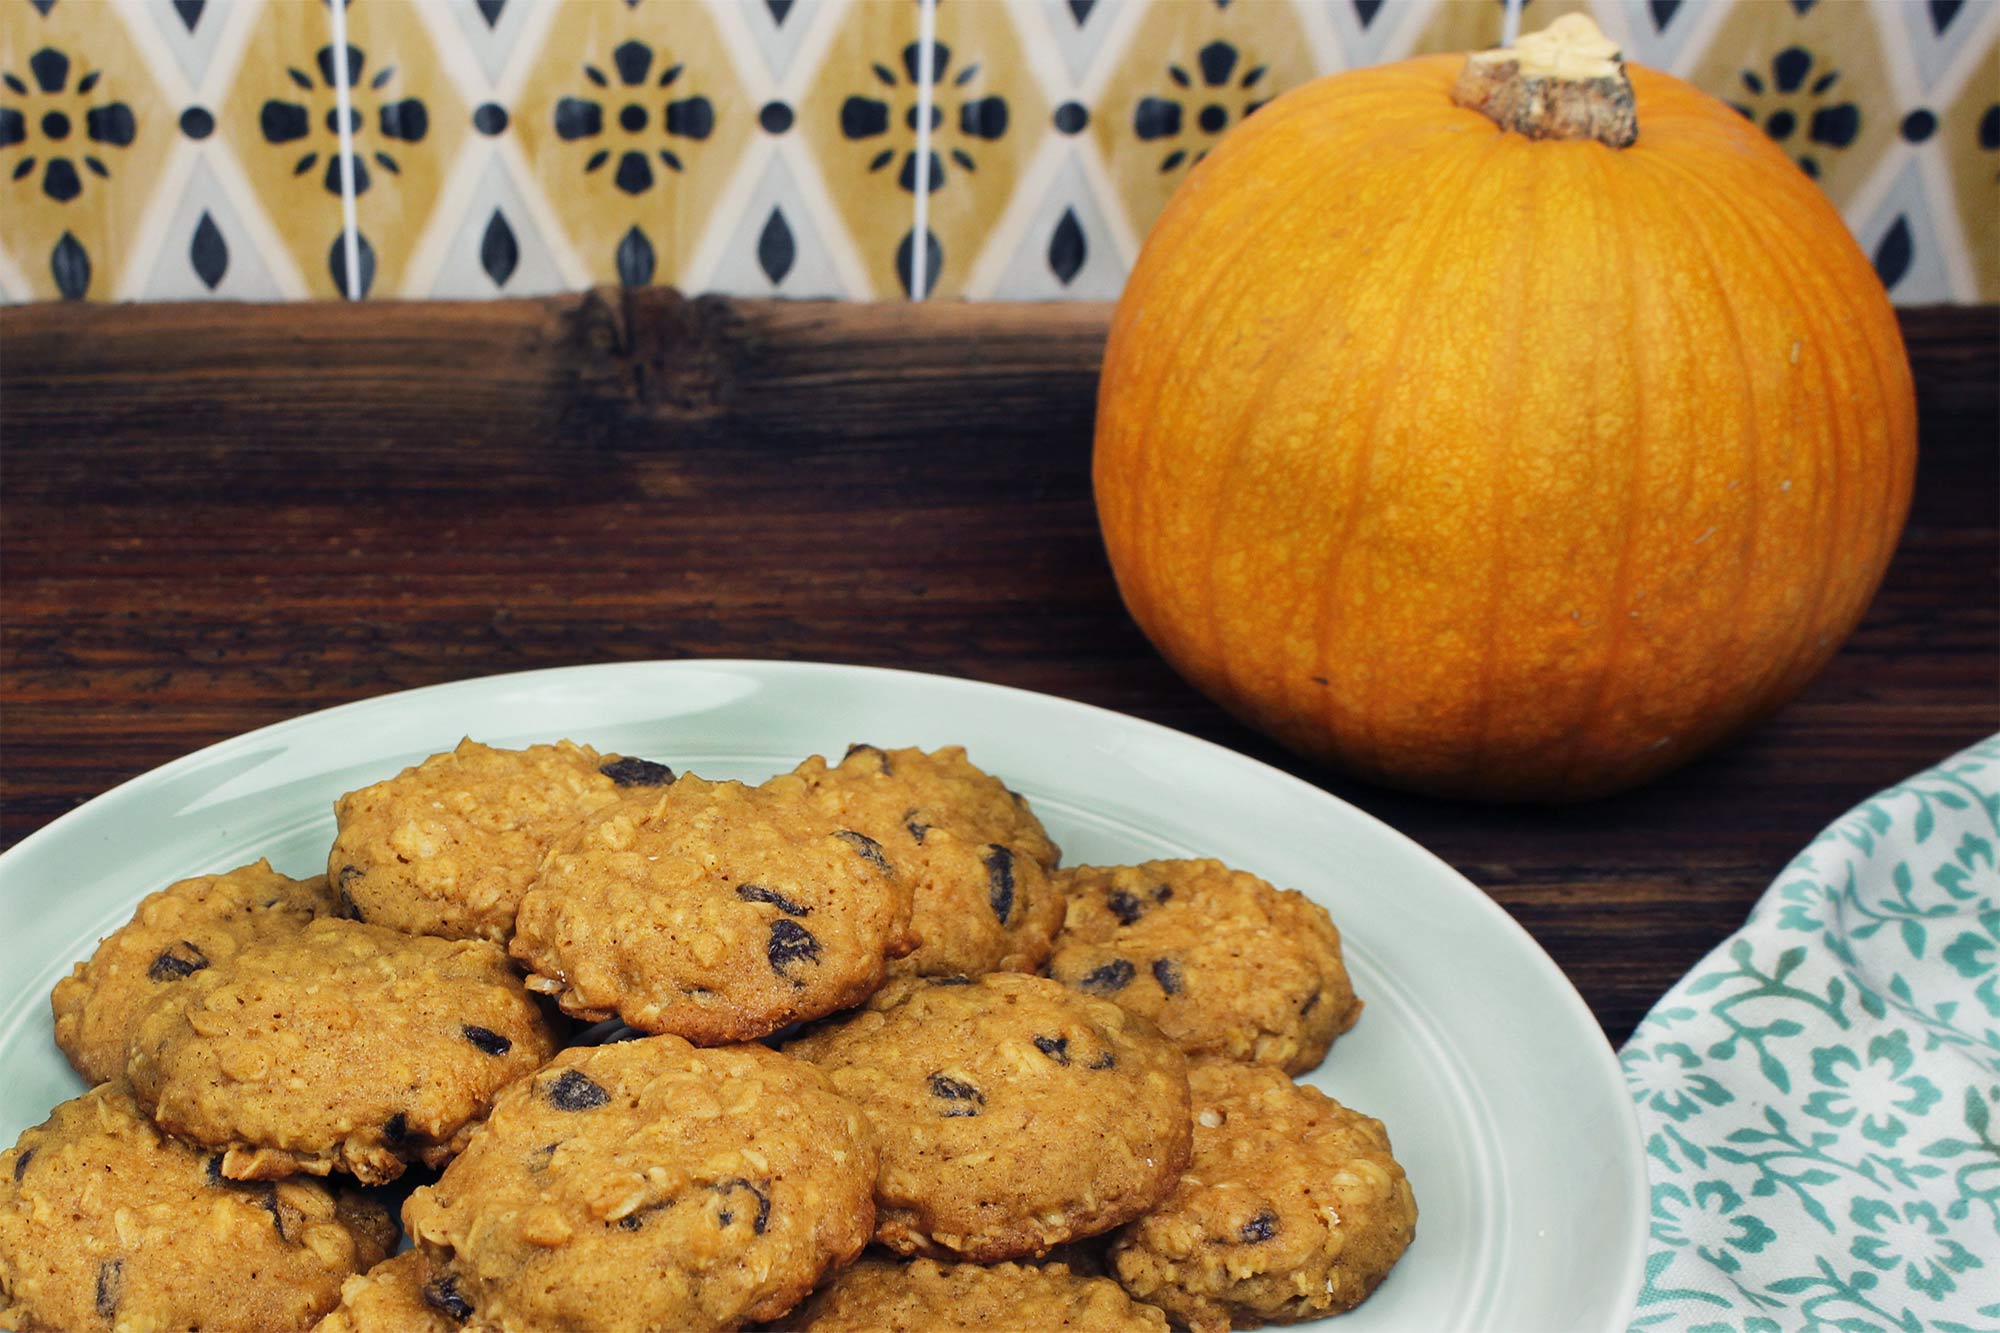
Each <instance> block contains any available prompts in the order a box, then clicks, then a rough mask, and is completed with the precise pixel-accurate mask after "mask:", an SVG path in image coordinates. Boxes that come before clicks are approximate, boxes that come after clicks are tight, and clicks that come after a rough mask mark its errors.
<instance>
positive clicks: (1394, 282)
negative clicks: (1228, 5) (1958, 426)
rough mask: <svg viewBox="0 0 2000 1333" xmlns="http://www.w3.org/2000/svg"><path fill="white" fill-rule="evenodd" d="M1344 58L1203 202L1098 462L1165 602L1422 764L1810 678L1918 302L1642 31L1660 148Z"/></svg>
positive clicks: (1896, 436)
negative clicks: (1904, 324)
mask: <svg viewBox="0 0 2000 1333" xmlns="http://www.w3.org/2000/svg"><path fill="white" fill-rule="evenodd" d="M1461 64H1462V58H1461V57H1455V56H1440V57H1430V58H1423V59H1416V60H1410V61H1406V62H1403V63H1400V64H1396V65H1391V66H1383V67H1379V68H1375V69H1369V70H1360V71H1355V72H1351V73H1345V74H1339V75H1335V76H1333V77H1330V78H1326V79H1322V80H1319V81H1318V82H1316V83H1313V84H1309V85H1307V86H1305V87H1302V88H1299V89H1297V90H1295V91H1293V92H1291V93H1288V94H1286V95H1285V96H1283V97H1280V98H1278V99H1277V100H1275V101H1273V102H1272V103H1271V104H1269V105H1268V106H1266V107H1265V108H1264V109H1263V110H1261V111H1260V112H1258V114H1257V115H1255V116H1253V117H1251V118H1250V119H1249V120H1248V121H1246V122H1244V124H1243V125H1242V126H1240V127H1239V128H1238V129H1237V130H1235V131H1234V132H1233V133H1232V134H1231V135H1230V136H1228V137H1226V138H1225V139H1224V140H1223V141H1222V143H1221V144H1219V145H1218V146H1217V148H1216V149H1215V150H1214V151H1213V152H1212V153H1211V154H1210V155H1209V157H1208V159H1207V160H1206V161H1205V162H1204V163H1202V164H1201V165H1200V166H1199V167H1198V168H1197V169H1196V170H1195V171H1194V173H1193V174H1192V175H1191V176H1190V177H1189V179H1188V180H1187V182H1186V183H1185V184H1184V185H1183V187H1182V188H1181V190H1180V191H1179V193H1178V194H1176V195H1175V197H1174V198H1173V200H1172V201H1171V202H1170V203H1169V205H1168V207H1167V210H1166V211H1165V213H1164V214H1163V215H1162V216H1161V218H1160V220H1159V222H1158V223H1157V224H1156V226H1155V227H1154V229H1153V231H1152V233H1151V235H1150V236H1149V237H1148V238H1147V241H1146V244H1145V246H1144V248H1143V250H1142V252H1141V254H1140V256H1139V260H1138V263H1137V265H1136V267H1135V268H1134V271H1133V273H1132V275H1131V278H1130V280H1129V282H1128V284H1127V286H1126V289H1125V292H1124V294H1123V297H1122V298H1121V299H1120V301H1119V303H1118V307H1117V311H1116V315H1115V317H1114V319H1113V323H1112V329H1111V337H1110V343H1109V346H1108V348H1107V351H1106V354H1105V360H1104V372H1103V380H1102V383H1101V386H1100V391H1099V397H1098V420H1097V434H1096V453H1095V458H1094V463H1093V469H1094V479H1095V486H1096V498H1097V507H1098V513H1099V517H1100V521H1101V524H1102V528H1103V532H1104V538H1105V542H1106V546H1107V548H1108V551H1109V554H1110V557H1111V563H1112V566H1113V569H1114V570H1115V572H1116V574H1117V577H1118V584H1119V588H1120V591H1121V593H1122V594H1123V596H1124V598H1125V601H1126V604H1127V606H1128V607H1129V608H1130V609H1131V611H1132V614H1133V616H1134V617H1135V618H1136V619H1137V621H1138V623H1139V625H1140V626H1141V627H1142V628H1143V629H1144V631H1145V632H1146V634H1147V635H1148V636H1149V637H1150V638H1151V639H1152V641H1153V642H1154V644H1155V645H1157V646H1158V648H1159V649H1160V650H1161V652H1162V653H1163V654H1164V655H1165V656H1166V658H1167V659H1168V661H1169V662H1171V663H1172V664H1173V666H1174V667H1175V668H1176V669H1177V670H1179V671H1180V672H1181V673H1182V674H1183V675H1184V676H1186V677H1187V678H1188V679H1189V680H1190V681H1191V682H1192V683H1193V684H1195V685H1196V686H1197V687H1198V688H1199V689H1201V690H1202V691H1204V692H1205V693H1207V694H1208V695H1210V696H1211V697H1212V698H1214V699H1216V700H1217V701H1219V702H1220V703H1222V704H1223V705H1224V706H1225V707H1227V708H1229V709H1230V710H1231V711H1232V712H1234V713H1235V714H1236V715H1237V716H1239V717H1240V718H1242V719H1243V720H1244V721H1246V722H1248V723H1250V724H1251V725H1253V726H1255V727H1257V728H1259V729H1261V730H1264V731H1266V732H1268V733H1269V734H1271V735H1274V736H1275V737H1277V738H1278V739H1279V740H1281V741H1283V742H1284V743H1286V744H1288V745H1289V746H1291V747H1293V748H1295V749H1297V750H1299V751H1301V752H1304V753H1307V754H1309V755H1313V756H1317V757H1319V758H1322V759H1325V760H1327V761H1330V762H1332V763H1334V764H1336V765H1339V766H1341V767H1343V768H1345V769H1347V770H1350V771H1352V772H1354V773H1357V774H1360V775H1363V776H1366V777H1370V778H1373V779H1376V780H1379V781H1382V782H1385V783H1389V784H1392V785H1397V786H1402V787H1407V788H1412V789H1416V790H1421V791H1429V792H1434V793H1440V794H1449V795H1463V796H1472V797H1479V798H1487V799H1511V800H1564V799H1577V798H1583V797H1590V796H1596V795H1601V794H1605V793H1609V792H1613V791H1617V790H1620V789H1623V788H1627V787H1631V786H1634V785H1636V784H1639V783H1641V782H1644V781H1646V780H1648V779H1649V778H1652V777H1654V776H1655V775H1657V774H1659V773H1662V772H1664V771H1666V770H1668V769H1670V768H1672V767H1674V766H1676V765H1678V764H1681V763H1683V762H1685V761H1686V760H1688V759H1690V758H1692V757H1694V756H1695V755H1697V754H1699V753H1701V752H1702V751H1703V750H1705V749H1707V748H1709V747H1710V746H1713V745H1714V744H1716V743H1717V742H1719V741H1720V740H1722V739H1724V738H1726V737H1728V736H1730V735H1731V734H1732V733H1735V732H1737V731H1739V730H1740V729H1741V728H1743V727H1745V726H1746V725H1748V724H1749V723H1751V722H1752V721H1754V720H1756V719H1757V718H1759V717H1761V716H1763V715H1765V714H1768V713H1769V712H1771V711H1772V710H1774V709H1776V708H1777V707H1779V706H1780V705H1782V704H1783V703H1784V702H1786V701H1787V700H1789V699H1790V698H1792V697H1793V696H1794V695H1796V694H1797V693H1798V692H1799V691H1800V690H1801V689H1803V688H1804V687H1805V685H1806V684H1807V682H1809V681H1810V680H1811V679H1812V677H1813V676H1814V675H1815V673H1817V672H1818V671H1819V670H1820V669H1821V668H1822V667H1823V666H1824V665H1825V664H1826V662H1827V660H1828V658H1830V657H1831V656H1832V654H1833V653H1834V651H1835V650H1836V648H1837V647H1838V646H1839V644H1840V643H1841V641H1842V640H1843V639H1844V638H1845V637H1846V636H1847V635H1848V634H1849V633H1850V632H1851V631H1852V630H1853V628H1854V626H1855V625H1856V624H1857V623H1858V622H1859V620H1860V618H1861V615H1862V612H1863V611H1864V609H1865V608H1866V606H1867V604H1868V602H1869V600H1870V598H1871V597H1872V596H1873V595H1874V592H1875V589H1876V587H1877V585H1878V584H1879V583H1880V581H1881V578H1882V575H1883V572H1884V570H1885V569H1886V567H1887V565H1888V562H1889V557H1890V554H1891V551H1892V550H1893V548H1894V545H1895V542H1896V538H1897V536H1898V534H1899V532H1900V531H1901V528H1902V524H1903V520H1904V517H1905V515H1906V513H1907V511H1908V507H1909V498H1910V488H1911V483H1912V479H1913V475H1914V470H1915V462H1916V413H1915V403H1914V395H1913V391H1912V386H1911V381H1910V372H1909V364H1908V361H1907V359H1906V358H1905V355H1904V351H1903V345H1902V339H1901V336H1900V334H1899V332H1898V330H1897V326H1896V321H1895V316H1894V312H1893V311H1892V310H1891V308H1890V306H1889V303H1888V299H1887V296H1886V295H1885V293H1884V292H1883V290H1882V286H1881V284H1880V282H1879V281H1878V280H1877V278H1876V276H1875V274H1874V272H1873V270H1872V269H1871V268H1870V266H1869V264H1868V262H1867V260H1866V259H1865V258H1864V257H1863V255H1862V254H1861V252H1860V250H1859V249H1858V248H1857V247H1856V245H1855V243H1854V241H1853V240H1852V238H1851V237H1850V236H1849V235H1848V232H1847V230H1846V228H1845V226H1844V225H1843V224H1842V222H1841V219H1840V217H1839V215H1838V214H1837V213H1836V212H1835V211H1834V209H1833V208H1832V206H1831V205H1830V204H1829V203H1828V202H1827V200H1826V198H1825V197H1824V196H1823V195H1822V194H1821V193H1820V191H1819V190H1818V188H1817V187H1815V186H1814V185H1813V184H1812V182H1811V181H1809V180H1808V179H1807V178H1806V177H1805V176H1804V175H1803V174H1801V173H1800V172H1799V171H1798V170H1797V169H1796V168H1795V167H1793V166H1792V165H1791V163H1790V162H1789V161H1788V160H1787V159H1786V158H1785V157H1784V155H1783V154H1782V153H1781V152H1779V151H1778V149H1777V148H1776V147H1775V146H1773V145H1772V144H1771V143H1769V142H1768V141H1767V140H1766V139H1765V137H1764V136H1763V135H1762V134H1761V133H1760V132H1759V131H1758V130H1757V129H1756V127H1755V126H1753V125H1752V124H1751V123H1749V122H1748V121H1746V120H1745V119H1743V118H1742V117H1741V116H1740V115H1738V114H1737V113H1736V112H1734V111H1733V110H1731V109H1729V108H1728V107H1725V106H1724V105H1723V104H1722V103H1720V102H1717V101H1715V100H1714V99H1712V98H1710V97H1708V96H1707V95H1706V94H1704V93H1702V92H1700V91H1698V90H1697V89H1695V88H1693V87H1691V86H1689V85H1687V84H1685V83H1683V82H1681V81H1680V80H1678V79H1674V78H1671V77H1669V76H1667V75H1663V74H1659V73H1654V72H1651V71H1648V70H1644V69H1639V68H1636V67H1634V68H1631V69H1630V74H1631V78H1632V83H1633V89H1634V95H1635V99H1636V103H1637V112H1638V123H1639V134H1638V140H1637V142H1636V143H1634V144H1632V145H1631V146H1630V147H1628V148H1624V149H1614V148H1609V147H1606V146H1605V145H1603V144H1601V143H1596V142H1591V141H1578V142H1556V141H1550V140H1532V139H1529V138H1527V137H1525V136H1524V135H1521V134H1518V133H1505V132H1502V131H1501V130H1500V129H1499V128H1498V127H1497V126H1495V125H1494V124H1493V123H1492V122H1491V121H1489V120H1488V119H1486V117H1485V116H1483V115H1481V114H1480V113H1479V112H1477V111H1473V110H1467V109H1465V108H1462V107H1459V106H1457V105H1455V104H1454V103H1453V102H1452V100H1451V96H1450V93H1451V88H1452V84H1453V81H1454V78H1455V76H1456V75H1457V72H1458V70H1459V68H1460V66H1461Z"/></svg>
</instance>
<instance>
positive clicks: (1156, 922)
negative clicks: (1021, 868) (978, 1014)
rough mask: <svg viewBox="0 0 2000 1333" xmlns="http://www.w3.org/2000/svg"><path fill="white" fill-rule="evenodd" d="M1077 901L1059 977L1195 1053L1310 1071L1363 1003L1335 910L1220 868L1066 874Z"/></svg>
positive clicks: (1052, 969)
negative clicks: (1351, 979) (1349, 973)
mask: <svg viewBox="0 0 2000 1333" xmlns="http://www.w3.org/2000/svg"><path fill="white" fill-rule="evenodd" d="M1057 878H1058V880H1059V881H1060V882H1061V884H1062V886H1063V890H1064V892H1065V894H1066V895H1067V897H1068V900H1069V907H1068V914H1067V916H1066V917H1065V918H1064V922H1063V929H1062V934H1061V935H1059V936H1057V937H1056V947H1055V953H1054V954H1053V955H1052V956H1051V957H1050V958H1049V965H1048V974H1049V975H1050V976H1052V977H1054V978H1056V979H1057V980H1058V981H1061V982H1062V983H1063V984H1064V985H1066V986H1069V987H1072V988H1073V989H1076V990H1079V991H1082V992H1083V993H1085V994H1086V995H1097V996H1102V997H1103V998H1104V999H1107V1000H1112V1001H1115V1002H1116V1003H1118V1004H1119V1005H1121V1006H1123V1007H1124V1008H1126V1009H1129V1010H1130V1011H1132V1012H1133V1013H1135V1014H1140V1015H1142V1016H1144V1017H1146V1018H1149V1019H1151V1020H1152V1021H1153V1022H1154V1023H1155V1024H1157V1025H1158V1026H1159V1029H1160V1031H1162V1032H1164V1033H1166V1035H1167V1036H1168V1037H1169V1038H1170V1039H1171V1040H1172V1041H1174V1042H1175V1043H1176V1044H1177V1045H1179V1046H1180V1048H1181V1049H1182V1050H1183V1051H1185V1052H1187V1054H1188V1055H1190V1056H1220V1057H1222V1058H1225V1059H1229V1060H1243V1061H1248V1062H1250V1063H1253V1064H1266V1065H1275V1066H1277V1067H1278V1068H1280V1069H1283V1070H1284V1071H1285V1072H1287V1073H1290V1074H1302V1073H1304V1072H1305V1071H1307V1070H1309V1069H1311V1068H1313V1066H1315V1065H1317V1064H1318V1063H1319V1062H1320V1061H1321V1060H1322V1059H1324V1058H1325V1056H1326V1052H1327V1048H1328V1047H1330V1046H1331V1045H1332V1044H1333V1040H1334V1038H1336V1037H1338V1036H1339V1035H1340V1034H1341V1033H1343V1032H1345V1031H1347V1029H1349V1028H1350V1027H1353V1026H1354V1021H1355V1019H1357V1018H1359V1017H1360V1016H1361V1002H1360V1001H1359V1000H1357V999H1355V998H1354V986H1353V984H1352V983H1351V982H1349V980H1348V977H1347V966H1346V964H1345V963H1344V962H1343V961H1342V960H1341V955H1340V931H1339V930H1337V929H1336V928H1335V927H1334V924H1333V920H1332V918H1330V917H1329V916H1327V914H1326V909H1325V908H1323V907H1321V906H1320V905H1319V904H1318V903H1315V902H1313V901H1312V900H1311V899H1310V898H1308V897H1306V896H1305V895H1304V894H1302V893H1299V892H1297V891H1296V890H1293V889H1276V888H1273V887H1272V886H1271V885H1269V884H1267V883H1265V882H1264V881H1263V880H1261V879H1258V878H1257V877H1256V876H1255V875H1251V874H1246V873H1245V872H1243V871H1240V870H1231V869H1230V868H1229V867H1228V866H1225V865H1223V864H1222V863H1221V862H1220V861H1148V862H1146V863H1145V864H1143V865H1136V866H1114V867H1096V866H1077V867H1074V868H1072V869H1068V870H1063V871H1059V872H1057Z"/></svg>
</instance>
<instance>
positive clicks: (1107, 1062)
mask: <svg viewBox="0 0 2000 1333" xmlns="http://www.w3.org/2000/svg"><path fill="white" fill-rule="evenodd" d="M1084 1068H1085V1069H1116V1068H1118V1057H1117V1056H1115V1055H1113V1054H1112V1053H1111V1052H1110V1051H1099V1052H1098V1053H1097V1058H1096V1059H1095V1060H1092V1061H1091V1062H1090V1063H1089V1064H1087V1065H1085V1066H1084Z"/></svg>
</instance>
